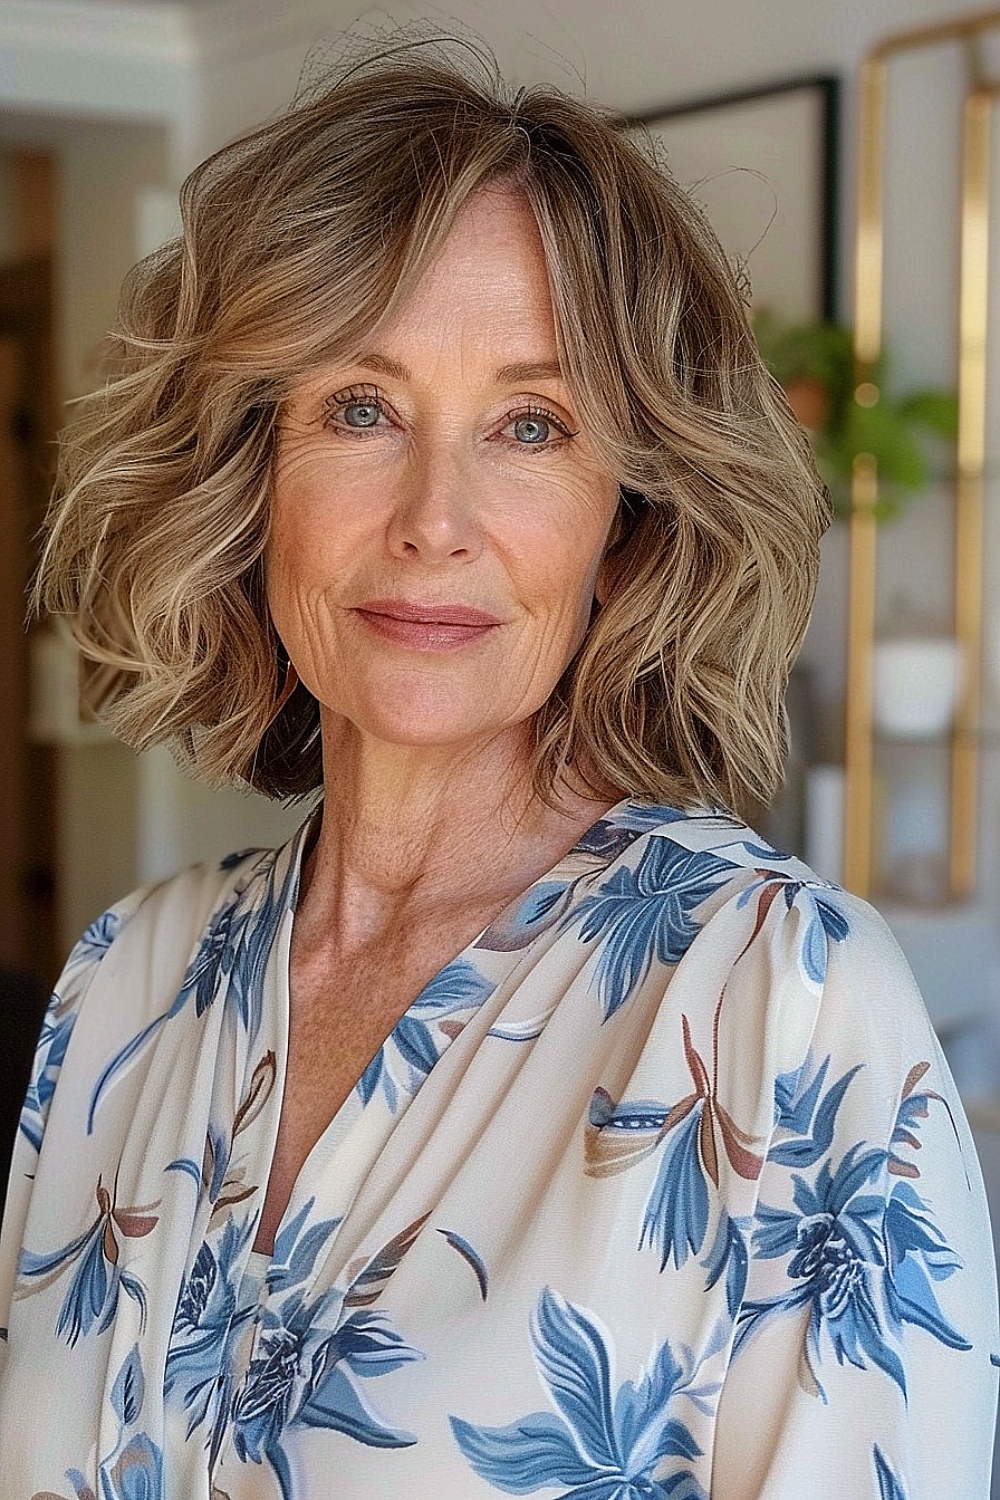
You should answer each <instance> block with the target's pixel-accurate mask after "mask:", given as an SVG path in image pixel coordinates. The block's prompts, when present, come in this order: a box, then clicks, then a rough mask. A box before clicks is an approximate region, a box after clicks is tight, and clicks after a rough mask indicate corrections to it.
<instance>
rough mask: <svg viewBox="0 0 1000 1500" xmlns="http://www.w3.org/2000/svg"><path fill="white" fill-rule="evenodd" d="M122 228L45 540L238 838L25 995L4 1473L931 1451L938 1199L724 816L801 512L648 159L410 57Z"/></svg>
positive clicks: (17, 1499) (983, 1309) (369, 74)
mask: <svg viewBox="0 0 1000 1500" xmlns="http://www.w3.org/2000/svg"><path fill="white" fill-rule="evenodd" d="M184 210H185V230H184V238H183V241H182V243H180V244H178V245H174V246H171V247H168V248H167V249H166V250H165V251H164V252H162V253H161V254H160V255H159V256H158V257H155V258H154V259H153V260H152V261H150V262H146V263H144V264H143V265H142V266H140V267H139V268H138V269H137V271H136V272H135V273H134V275H133V278H132V281H131V283H130V285H129V288H128V291H127V295H126V297H125V301H124V309H123V320H122V327H121V330H120V332H119V335H118V338H119V347H120V350H121V357H122V368H121V372H120V374H119V376H118V378H117V380H116V381H114V382H113V383H112V384H111V385H110V386H109V388H108V390H107V392H105V393H104V394H103V395H101V396H98V397H96V398H94V400H93V402H91V403H90V407H89V411H88V413H86V414H85V415H84V417H83V419H82V421H81V423H80V424H79V425H78V428H77V431H76V435H75V437H74V438H73V441H72V442H71V443H70V444H68V445H67V447H66V451H65V459H64V468H63V476H62V480H61V485H60V499H59V500H58V503H57V506H56V509H55V511H54V514H53V519H52V523H51V531H50V537H49V543H48V550H47V553H46V559H45V563H44V567H43V573H42V581H41V590H42V594H43V597H44V599H45V600H46V602H47V603H48V605H49V607H50V608H52V609H55V610H58V611H61V612H64V613H66V614H68V615H69V616H70V618H71V619H72V620H73V621H74V627H75V629H76V631H77V634H78V638H79V639H80V642H81V645H82V646H83V649H84V650H85V652H86V653H87V655H88V656H89V657H90V659H91V660H92V661H93V662H94V663H96V664H97V666H96V673H95V686H96V691H97V694H98V696H99V697H100V698H102V699H103V702H104V705H105V708H106V711H107V712H108V714H109V717H110V719H111V722H112V723H113V724H115V725H116V727H117V728H118V730H119V731H120V732H121V733H122V734H123V735H124V737H125V738H126V739H128V740H129V741H130V742H131V743H133V744H136V745H143V744H147V743H150V742H152V741H154V740H156V739H162V738H164V737H172V738H173V739H174V741H175V742H176V743H178V744H179V745H180V747H181V748H182V750H183V751H184V752H185V753H186V754H187V755H188V757H189V759H190V760H191V761H192V763H193V764H194V766H195V767H196V768H197V769H198V770H199V771H200V772H201V773H202V774H204V775H207V776H211V777H214V778H216V779H234V778H242V779H244V780H245V781H246V782H249V783H250V784H251V785H253V786H256V787H258V788H259V789H262V790H264V791H267V792H269V793H270V794H271V795H273V796H290V795H302V794H304V793H308V792H311V791H312V790H313V789H314V788H317V787H318V786H319V785H320V784H322V787H323V793H324V795H323V801H322V805H321V809H320V810H319V811H318V812H317V813H316V814H314V815H313V816H312V817H311V818H309V819H308V820H307V822H306V824H305V826H304V827H303V829H302V831H301V832H300V833H299V834H298V835H297V837H296V838H295V839H293V840H292V842H291V843H290V844H289V845H288V846H287V847H286V848H284V849H281V850H278V851H277V852H275V851H264V852H253V853H250V854H242V855H237V856H233V857H232V858H231V859H228V860H226V861H224V863H223V865H222V867H221V868H201V869H198V870H194V871H188V872H186V873H184V874H182V875H179V876H177V877H176V878H175V879H173V880H169V881H167V882H166V883H164V884H162V885H159V886H157V887H154V888H151V889H149V888H147V889H145V890H143V891H140V892H138V893H137V894H135V895H133V896H131V897H129V898H127V899H126V900H125V901H124V902H123V903H121V905H119V906H118V907H116V908H114V909H113V910H112V911H111V912H109V913H108V914H107V915H106V916H105V917H103V918H102V919H101V920H100V921H99V922H98V923H97V924H96V925H95V926H94V927H93V928H92V929H91V930H90V931H89V932H88V933H87V934H86V935H85V937H84V938H83V939H82V941H81V943H80V945H79V946H78V948H77V949H76V950H75V952H74V953H73V955H72V956H71V958H70V960H69V964H68V966H67V969H66V971H65V973H64V975H63V977H62V979H61V981H60V983H59V985H58V987H57V991H56V995H55V997H54V998H53V1001H52V1004H51V1009H50V1012H49V1014H48V1017H47V1020H46V1025H45V1029H44V1033H43V1037H42V1041H41V1045H40V1049H39V1055H38V1059H37V1062H36V1069H35V1074H34V1078H33V1083H32V1088H31V1092H30V1094H29V1098H28V1102H27V1105H26V1108H25V1112H24V1115H23V1118H22V1126H21V1138H20V1141H19V1147H18V1155H17V1158H16V1161H15V1165H14V1170H13V1175H12V1182H11V1201H10V1207H9V1209H8V1214H7V1218H6V1221H5V1227H4V1237H3V1242H2V1254H0V1309H3V1310H6V1309H7V1308H8V1307H9V1317H8V1318H7V1319H6V1321H7V1323H8V1328H9V1332H8V1336H7V1346H6V1351H5V1364H4V1366H3V1368H2V1374H0V1443H2V1445H3V1448H2V1451H3V1455H4V1458H3V1473H4V1484H5V1494H6V1495H8V1496H9V1497H10V1500H29V1497H33V1500H40V1497H42V1496H44V1497H46V1500H51V1497H52V1496H59V1497H63V1500H68V1497H71V1496H74V1495H75V1496H77V1497H84V1496H86V1497H94V1496H100V1497H101V1500H133V1497H138V1496H143V1497H146V1496H163V1497H169V1500H181V1497H183V1500H208V1497H210V1496H211V1497H212V1500H264V1497H267V1500H272V1497H283V1500H313V1497H326V1496H331V1495H336V1496H338V1497H344V1500H347V1497H355V1496H358V1497H360V1496H366V1497H367V1496H397V1495H416V1496H425V1495H426V1496H431V1495H433V1496H440V1497H444V1496H447V1497H462V1500H465V1497H473V1496H480V1495H481V1496H487V1495H491V1494H496V1493H498V1492H501V1493H508V1494H534V1493H536V1492H537V1493H540V1494H542V1495H543V1496H551V1495H560V1496H578V1497H581V1500H583V1497H584V1496H586V1497H588V1500H598V1497H600V1500H612V1497H615V1500H624V1497H639V1496H648V1497H656V1496H662V1497H667V1496H669V1497H672V1500H681V1497H684V1500H693V1497H704V1496H708V1495H711V1496H712V1497H713V1500H749V1497H758V1496H759V1497H764V1496H766V1497H768V1500H791V1497H795V1500H800V1497H801V1496H802V1495H803V1494H804V1493H807V1492H808V1493H811V1494H816V1495H829V1496H833V1495H837V1496H842V1495H851V1496H862V1495H864V1496H867V1495H872V1496H875V1495H879V1496H881V1497H883V1500H885V1497H889V1496H891V1497H894V1500H897V1497H900V1496H905V1497H907V1500H915V1497H928V1500H929V1497H931V1496H932V1495H933V1496H934V1497H939V1496H940V1495H942V1494H945V1493H947V1494H954V1495H959V1494H960V1495H962V1496H963V1497H972V1496H976V1495H985V1493H986V1486H987V1483H988V1480H987V1470H988V1462H989V1446H990V1444H989V1439H990V1431H991V1427H992V1421H993V1412H994V1404H993V1403H994V1396H995V1386H994V1379H993V1376H994V1371H993V1369H992V1367H991V1363H990V1360H991V1353H992V1352H993V1350H994V1349H995V1348H996V1336H995V1327H996V1317H995V1302H994V1282H993V1271H992V1262H991V1255H990V1247H989V1233H988V1227H987V1222H986V1217H985V1209H984V1201H983V1195H982V1189H981V1184H980V1180H979V1177H978V1174H977V1168H976V1164H975V1159H974V1156H973V1154H972V1150H971V1146H970V1143H969V1136H968V1131H967V1129H966V1126H965V1124H964V1121H963V1119H962V1115H961V1110H960V1107H959V1104H958V1101H957V1098H956V1096H955V1092H954V1088H953V1085H952V1084H951V1082H950V1080H949V1078H948V1075H947V1071H946V1069H945V1067H944V1064H943V1061H942V1059H941V1054H940V1051H939V1049H938V1047H937V1044H936V1041H935V1038H934V1036H933V1033H932V1032H931V1029H930V1027H929V1024H928V1022H927V1019H926V1016H925V1015H924V1013H923V1010H922V1008H921V1007H920V1003H919V1000H918V999H917V997H916V996H915V994H914V990H913V986H912V981H911V979H910V977H909V975H908V973H907V971H906V968H905V965H904V964H903V962H902V960H901V958H900V956H899V954H898V952H897V951H896V949H895V948H894V947H893V945H892V942H891V939H890V938H889V937H888V936H887V934H886V932H885V930H884V928H883V927H882V926H881V924H880V923H879V921H878V919H877V918H876V917H875V916H874V914H873V913H872V912H871V911H870V910H868V909H867V908H865V907H864V906H863V905H862V904H860V903H859V902H857V901H854V900H852V899H851V898H849V897H848V896H846V895H845V894H844V893H843V892H841V891H838V890H836V889H831V888H828V887H825V886H823V885H822V884H820V883H818V882H817V881H815V880H814V879H813V878H812V877H811V876H810V875H809V872H808V871H806V870H805V869H804V868H803V867H802V866H801V865H799V864H798V863H797V862H796V861H795V860H794V859H790V858H786V857H785V856H784V855H782V854H780V853H778V852H776V851H774V850H772V849H769V848H766V847H762V846H761V844H760V842H759V841H758V840H755V838H754V836H753V835H752V834H751V833H750V832H749V830H748V829H747V828H746V826H745V825H744V824H742V823H741V822H740V821H739V820H738V818H737V817H736V816H735V815H734V813H733V811H732V810H733V809H734V808H735V807H737V806H738V805H740V804H741V803H743V802H745V801H746V800H747V799H748V797H749V796H751V795H756V796H766V795H767V794H768V793H769V791H770V790H771V789H772V788H773V786H774V783H775V780H776V777H777V775H778V771H779V766H780V758H781V752H782V749H783V743H782V741H783V728H782V724H783V720H782V710H781V698H782V691H783V687H784V683H785V679H786V675H787V671H788V667H789V664H790V662H791V660H792V657H793V655H794V652H795V649H796V647H797V644H798V641H799V639H800V637H801V634H802V631H803V629H804V625H805V621H806V617H807V612H808V607H809V603H810V598H811V593H812V587H813V580H814V576H815V569H816V551H817V541H818V537H819V534H820V532H821V530H822V527H823V526H824V525H825V523H826V520H827V509H826V502H825V499H824V497H823V495H822V492H821V490H820V488H819V487H818V485H817V482H816V480H815V477H814V473H813V470H812V468H811V466H810V464H809V461H808V458H807V456H806V452H805V449H804V445H803V442H802V440H801V438H800V435H799V433H798V431H797V429H796V428H795V425H794V423H793V422H792V420H791V419H790V417H789V415H788V412H787V410H786V408H785V406H784V403H783V401H782V400H781V398H780V395H779V394H778V393H777V392H776V391H775V390H774V388H773V386H772V385H771V383H770V381H769V380H768V379H767V377H766V375H765V374H764V372H763V371H762V369H761V366H760V363H759V360H758V358H757V356H756V353H755V350H754V345H753V342H752V339H751V336H750V334H749V332H748V328H747V321H746V315H745V311H744V308H743V306H742V304H741V301H740V298H739V296H738V293H737V291H736V289H735V287H734V282H733V278H732V276H731V274H730V271H729V269H728V267H727V265H726V263H725V259H724V257H723V256H722V254H721V252H720V250H719V249H718V246H717V245H716V243H715V241H714V240H713V238H712V236H711V234H710V232H709V231H708V229H707V228H706V227H705V225H704V223H703V222H702V221H701V219H700V218H699V216H698V214H697V212H696V211H695V210H694V208H693V207H692V206H691V204H690V203H689V202H688V201H687V199H686V198H685V197H684V196H683V195H682V194H681V193H680V192H679V191H678V190H677V188H676V187H675V186H674V185H673V184H672V183H671V182H670V181H669V179H668V178H667V177H666V176H665V174H663V173H662V172H661V171H660V170H658V169H657V167H656V165H655V163H654V162H653V161H652V160H651V159H650V158H649V156H648V155H647V154H645V152H644V151H643V149H642V148H641V147H640V146H638V145H636V144H635V143H634V142H633V141H631V140H630V139H628V138H627V137H626V136H625V135H624V134H623V133H622V132H621V131H620V129H619V128H618V127H617V125H616V124H615V122H614V121H612V120H610V119H607V118H605V117H604V116H602V115H601V114H599V113H598V112H597V111H595V110H593V109H592V108H590V107H586V106H583V105H581V104H578V103H574V102H571V101H569V100H566V99H563V98H562V97H561V96H559V95H557V94H555V93H554V92H552V91H550V90H545V89H543V90H537V91H534V92H532V93H529V94H527V95H523V94H522V95H519V96H518V97H517V98H516V99H511V98H510V97H509V96H508V95H507V94H506V92H505V90H504V89H503V87H502V85H500V84H499V83H498V82H497V81H496V80H494V79H492V78H491V77H488V76H486V70H479V71H476V70H472V72H471V73H469V74H464V73H463V72H461V71H460V70H457V69H455V68H453V67H452V66H451V65H450V64H449V63H448V62H447V61H446V60H442V58H441V57H439V56H428V55H427V54H426V51H425V50H424V49H422V48H421V47H419V46H414V47H411V48H409V49H403V51H402V52H401V54H400V55H398V56H397V57H395V58H391V59H389V60H384V59H381V60H380V59H374V60H373V61H372V62H370V63H369V64H367V65H365V66H361V67H359V68H355V69H353V70H351V71H350V72H348V73H347V74H346V75H345V76H344V77H343V78H341V79H340V80H339V81H338V82H337V83H336V84H335V85H334V86H332V87H328V88H326V89H324V90H323V91H320V92H317V93H316V94H315V95H314V96H313V97H311V98H309V99H307V100H305V101H304V102H302V103H300V104H299V106H298V107H297V108H295V109H294V110H293V111H292V112H291V113H290V114H289V115H288V116H287V117H285V118H284V119H281V120H279V121H277V122H276V123H274V124H271V125H269V126H267V127H266V128H264V129H263V130H261V131H259V132H257V133H256V134H254V135H252V136H250V137H248V138H247V139H246V140H245V141H243V142H241V143H238V144H237V145H236V146H233V147H230V148H227V149H226V150H224V151H222V152H221V153H219V155H217V156H216V157H215V158H213V159H212V160H211V161H210V162H208V163H207V164H206V165H205V166H204V167H202V168H201V169H199V171H197V172H196V173H195V174H194V176H193V177H192V179H191V180H190V181H189V183H188V184H187V186H186V188H185V192H184Z"/></svg>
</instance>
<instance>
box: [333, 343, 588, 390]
mask: <svg viewBox="0 0 1000 1500" xmlns="http://www.w3.org/2000/svg"><path fill="white" fill-rule="evenodd" d="M356 363H357V365H358V367H359V368H360V369H365V370H371V371H372V373H373V374H376V375H387V376H388V377H389V378H390V380H401V381H406V380H410V379H411V378H412V376H411V372H410V370H409V369H408V368H407V366H406V365H404V364H401V363H400V361H399V360H398V359H390V358H389V356H388V355H387V354H379V353H378V352H377V351H375V350H371V351H366V352H365V353H363V354H360V355H359V356H358V359H357V361H356ZM493 378H494V380H495V381H496V383H497V385H522V384H524V383H525V382H526V381H532V380H562V379H563V378H564V376H563V368H562V365H561V364H560V363H559V361H558V360H554V359H529V360H518V361H516V362H515V363H513V364H508V365H501V366H500V368H499V369H498V370H497V371H496V372H495V374H494V377H493Z"/></svg>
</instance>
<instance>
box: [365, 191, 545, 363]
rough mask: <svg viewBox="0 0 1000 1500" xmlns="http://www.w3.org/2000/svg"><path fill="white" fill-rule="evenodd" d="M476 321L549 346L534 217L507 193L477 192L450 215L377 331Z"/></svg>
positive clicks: (517, 198)
mask: <svg viewBox="0 0 1000 1500" xmlns="http://www.w3.org/2000/svg"><path fill="white" fill-rule="evenodd" d="M463 318H467V319H471V320H473V322H476V321H478V322H479V323H480V324H481V327H482V329H483V331H484V332H486V331H490V330H496V331H501V330H502V331H503V332H505V333H507V334H508V335H513V334H521V335H523V336H525V337H528V338H531V337H534V338H536V339H540V340H543V341H544V342H546V343H547V344H549V345H552V344H554V341H555V324H554V320H553V313H552V298H551V294H550V290H549V275H548V267H547V264H546V259H545V252H544V249H543V247H542V240H541V236H540V234H539V232H538V226H537V224H536V222H535V217H534V214H533V213H532V210H531V208H530V206H529V204H528V203H527V201H526V200H525V199H524V198H523V197H522V196H521V195H520V194H518V193H515V192H513V191H511V190H509V189H500V188H482V189H480V190H479V191H478V192H477V193H475V194H474V195H473V197H472V198H471V199H470V200H469V201H468V203H466V204H465V205H464V206H463V207H462V208H461V209H460V210H459V212H458V214H457V216H456V218H455V220H454V222H453V223H452V225H451V228H450V229H449V231H448V234H447V236H446V237H445V239H444V241H443V243H442V244H441V245H440V247H439V248H438V250H437V252H436V253H435V254H434V255H433V257H432V258H431V259H430V261H429V262H428V263H427V265H426V266H425V267H424V268H423V270H422V272H421V274H420V276H419V278H418V279H417V281H416V283H415V284H414V286H413V287H412V288H411V290H410V291H409V293H408V294H407V295H406V296H405V297H404V299H403V300H402V301H401V302H400V304H399V305H398V306H397V308H396V309H395V311H394V313H393V314H392V315H391V316H390V318H389V319H387V321H386V324H385V326H384V328H383V329H382V330H380V331H381V332H383V333H395V334H405V333H407V332H409V331H412V330H415V329H416V328H418V327H420V326H421V325H423V324H424V323H426V322H428V321H430V322H432V323H434V324H438V323H441V322H443V323H444V324H445V325H449V326H450V325H454V324H456V323H459V322H461V321H462V320H463Z"/></svg>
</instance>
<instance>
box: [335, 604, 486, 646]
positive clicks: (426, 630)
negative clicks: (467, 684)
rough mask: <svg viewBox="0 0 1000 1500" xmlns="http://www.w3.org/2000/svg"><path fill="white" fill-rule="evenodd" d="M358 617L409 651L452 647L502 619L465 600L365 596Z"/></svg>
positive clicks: (471, 639)
mask: <svg viewBox="0 0 1000 1500" xmlns="http://www.w3.org/2000/svg"><path fill="white" fill-rule="evenodd" d="M354 612H355V614H356V615H357V616H358V618H359V619H360V620H361V621H362V622H363V623H364V624H365V625H366V626H367V627H368V629H369V630H371V631H373V632H374V633H375V634H376V635H379V636H381V637H382V639H383V640H387V641H391V642H392V643H393V644H394V645H397V646H402V647H404V648H406V649H407V650H411V651H453V650H456V649H457V648H460V647H462V646H468V645H470V644H472V643H473V642H474V641H481V640H482V639H483V638H484V637H485V636H487V635H489V634H490V632H491V631H493V630H496V629H497V627H498V626H499V625H501V624H502V623H503V622H502V621H501V620H498V619H497V618H496V616H495V615H489V614H487V613H486V612H485V611H484V610H481V609H474V608H472V606H471V605H467V604H416V603H412V602H410V601H409V600H405V599H367V600H366V601H365V603H364V604H359V605H355V611H354Z"/></svg>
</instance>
